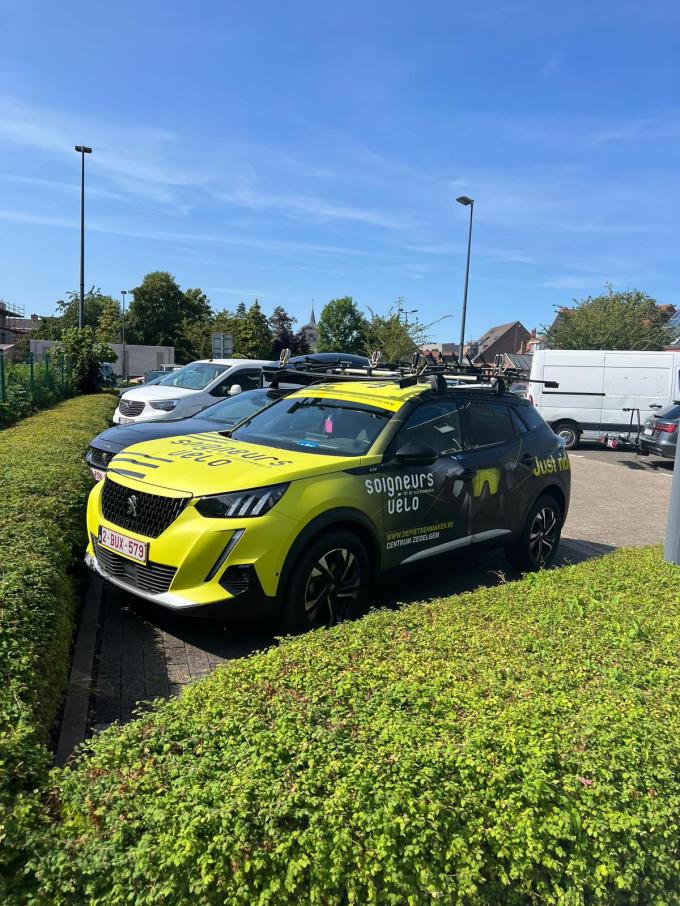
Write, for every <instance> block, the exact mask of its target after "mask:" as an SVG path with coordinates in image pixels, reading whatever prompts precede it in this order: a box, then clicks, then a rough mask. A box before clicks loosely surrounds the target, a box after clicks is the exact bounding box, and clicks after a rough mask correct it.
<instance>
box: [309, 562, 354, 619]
mask: <svg viewBox="0 0 680 906" xmlns="http://www.w3.org/2000/svg"><path fill="white" fill-rule="evenodd" d="M360 589H361V567H360V566H359V561H358V560H357V558H356V557H355V556H354V554H353V553H352V552H351V551H349V550H347V549H346V548H336V549H334V550H331V551H327V552H326V553H325V554H324V555H323V556H322V557H319V559H318V560H317V562H316V563H315V564H314V566H313V567H312V569H311V572H310V574H309V578H308V579H307V585H306V588H305V614H306V615H307V619H308V620H309V622H310V623H311V625H312V626H315V627H319V626H334V625H335V624H336V623H339V622H341V621H342V620H346V619H348V618H349V617H351V616H353V614H354V612H355V610H356V604H357V601H358V600H359V594H360Z"/></svg>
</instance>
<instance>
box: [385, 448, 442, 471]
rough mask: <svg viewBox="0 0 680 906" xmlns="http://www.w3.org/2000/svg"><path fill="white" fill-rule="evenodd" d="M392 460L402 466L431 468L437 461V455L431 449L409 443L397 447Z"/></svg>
mask: <svg viewBox="0 0 680 906" xmlns="http://www.w3.org/2000/svg"><path fill="white" fill-rule="evenodd" d="M394 458H395V459H396V461H397V462H398V463H399V465H402V466H431V465H432V463H433V462H436V461H437V459H438V458H439V454H438V453H437V451H436V450H433V449H432V447H425V446H423V445H422V444H416V443H412V442H411V443H408V444H404V446H403V447H399V449H398V450H397V452H396V453H395V454H394Z"/></svg>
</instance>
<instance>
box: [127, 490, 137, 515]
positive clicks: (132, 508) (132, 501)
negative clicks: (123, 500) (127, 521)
mask: <svg viewBox="0 0 680 906" xmlns="http://www.w3.org/2000/svg"><path fill="white" fill-rule="evenodd" d="M127 514H128V516H132V517H133V518H134V519H136V518H137V497H136V495H135V494H130V496H129V497H128V499H127Z"/></svg>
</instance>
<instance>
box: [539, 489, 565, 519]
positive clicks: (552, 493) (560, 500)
mask: <svg viewBox="0 0 680 906" xmlns="http://www.w3.org/2000/svg"><path fill="white" fill-rule="evenodd" d="M545 495H547V496H548V497H552V498H553V499H554V500H555V502H556V503H557V505H558V506H559V508H560V511H561V513H562V524H563V525H564V520H565V519H566V518H567V495H566V494H565V493H564V491H563V489H562V488H561V487H560V486H559V485H558V484H550V485H548V487H547V488H543V489H542V490H541V493H540V494H537V495H536V497H535V499H534V502H533V503H532V504H531V506H532V507H533V506H534V504H535V503H536V501H537V500H538V498H539V497H543V496H545Z"/></svg>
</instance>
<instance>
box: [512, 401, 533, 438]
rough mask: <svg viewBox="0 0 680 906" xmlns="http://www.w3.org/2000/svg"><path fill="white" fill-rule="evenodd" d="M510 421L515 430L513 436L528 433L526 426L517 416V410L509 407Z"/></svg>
mask: <svg viewBox="0 0 680 906" xmlns="http://www.w3.org/2000/svg"><path fill="white" fill-rule="evenodd" d="M509 412H510V420H511V421H512V424H513V426H514V428H515V434H526V433H527V432H528V430H529V429H528V428H527V426H526V425H525V424H524V422H523V421H522V419H521V418H520V417H519V415H518V414H517V410H516V409H513V407H512V406H510V407H509Z"/></svg>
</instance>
